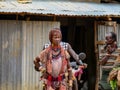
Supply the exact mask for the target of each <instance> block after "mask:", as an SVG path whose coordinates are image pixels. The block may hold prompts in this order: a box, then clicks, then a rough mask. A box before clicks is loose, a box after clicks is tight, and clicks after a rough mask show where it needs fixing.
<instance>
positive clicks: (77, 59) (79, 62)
mask: <svg viewBox="0 0 120 90" xmlns="http://www.w3.org/2000/svg"><path fill="white" fill-rule="evenodd" d="M68 52H69V54H70V55H71V56H72V57H73V58H74V59H75V60H76V62H77V63H78V64H81V65H83V62H82V61H81V60H80V59H79V56H78V54H76V53H75V51H74V50H73V49H72V47H71V45H70V44H69V43H68Z"/></svg>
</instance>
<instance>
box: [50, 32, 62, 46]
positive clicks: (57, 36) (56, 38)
mask: <svg viewBox="0 0 120 90" xmlns="http://www.w3.org/2000/svg"><path fill="white" fill-rule="evenodd" d="M60 41H61V35H60V33H57V32H54V33H53V36H52V44H53V45H55V46H56V45H59V44H60Z"/></svg>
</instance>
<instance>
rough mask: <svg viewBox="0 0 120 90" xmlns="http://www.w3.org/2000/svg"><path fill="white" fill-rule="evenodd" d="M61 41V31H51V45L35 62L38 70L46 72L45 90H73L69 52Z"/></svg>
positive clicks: (43, 76)
mask: <svg viewBox="0 0 120 90" xmlns="http://www.w3.org/2000/svg"><path fill="white" fill-rule="evenodd" d="M61 39H62V34H61V31H60V30H57V29H53V30H51V31H50V32H49V40H50V43H51V45H49V46H48V47H47V48H45V49H44V50H43V51H42V52H41V53H40V55H39V56H37V57H36V58H35V60H34V64H35V68H36V70H38V71H42V72H44V74H43V75H42V79H43V80H44V85H45V87H44V90H72V68H71V67H70V62H69V59H70V56H69V54H68V52H67V50H65V49H64V48H63V47H61V45H60V42H61ZM39 63H41V64H39ZM68 75H69V76H68ZM67 79H68V80H67Z"/></svg>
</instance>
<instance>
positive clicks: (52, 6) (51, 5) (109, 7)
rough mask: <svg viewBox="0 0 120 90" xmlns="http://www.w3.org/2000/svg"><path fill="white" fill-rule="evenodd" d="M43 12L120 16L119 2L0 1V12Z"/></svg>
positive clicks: (48, 13) (44, 13) (66, 14)
mask: <svg viewBox="0 0 120 90" xmlns="http://www.w3.org/2000/svg"><path fill="white" fill-rule="evenodd" d="M12 13H13V14H21V13H22V14H43V15H61V16H64V15H65V16H120V4H101V3H85V2H64V1H54V2H53V1H32V3H27V4H21V3H18V2H15V1H11V2H0V14H12Z"/></svg>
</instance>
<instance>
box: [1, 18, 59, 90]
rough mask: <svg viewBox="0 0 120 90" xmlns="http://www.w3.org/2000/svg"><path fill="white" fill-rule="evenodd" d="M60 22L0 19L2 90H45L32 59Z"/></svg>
mask: <svg viewBox="0 0 120 90" xmlns="http://www.w3.org/2000/svg"><path fill="white" fill-rule="evenodd" d="M59 26H60V23H59V22H47V21H17V20H16V21H14V20H13V21H12V20H1V21H0V51H1V52H0V90H42V89H41V88H42V84H41V82H40V81H39V79H40V73H39V72H36V71H35V70H34V65H33V60H34V58H35V57H36V56H37V55H38V54H39V53H40V51H41V50H42V48H43V45H44V44H45V43H46V42H48V33H49V30H50V29H51V28H54V27H59Z"/></svg>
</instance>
